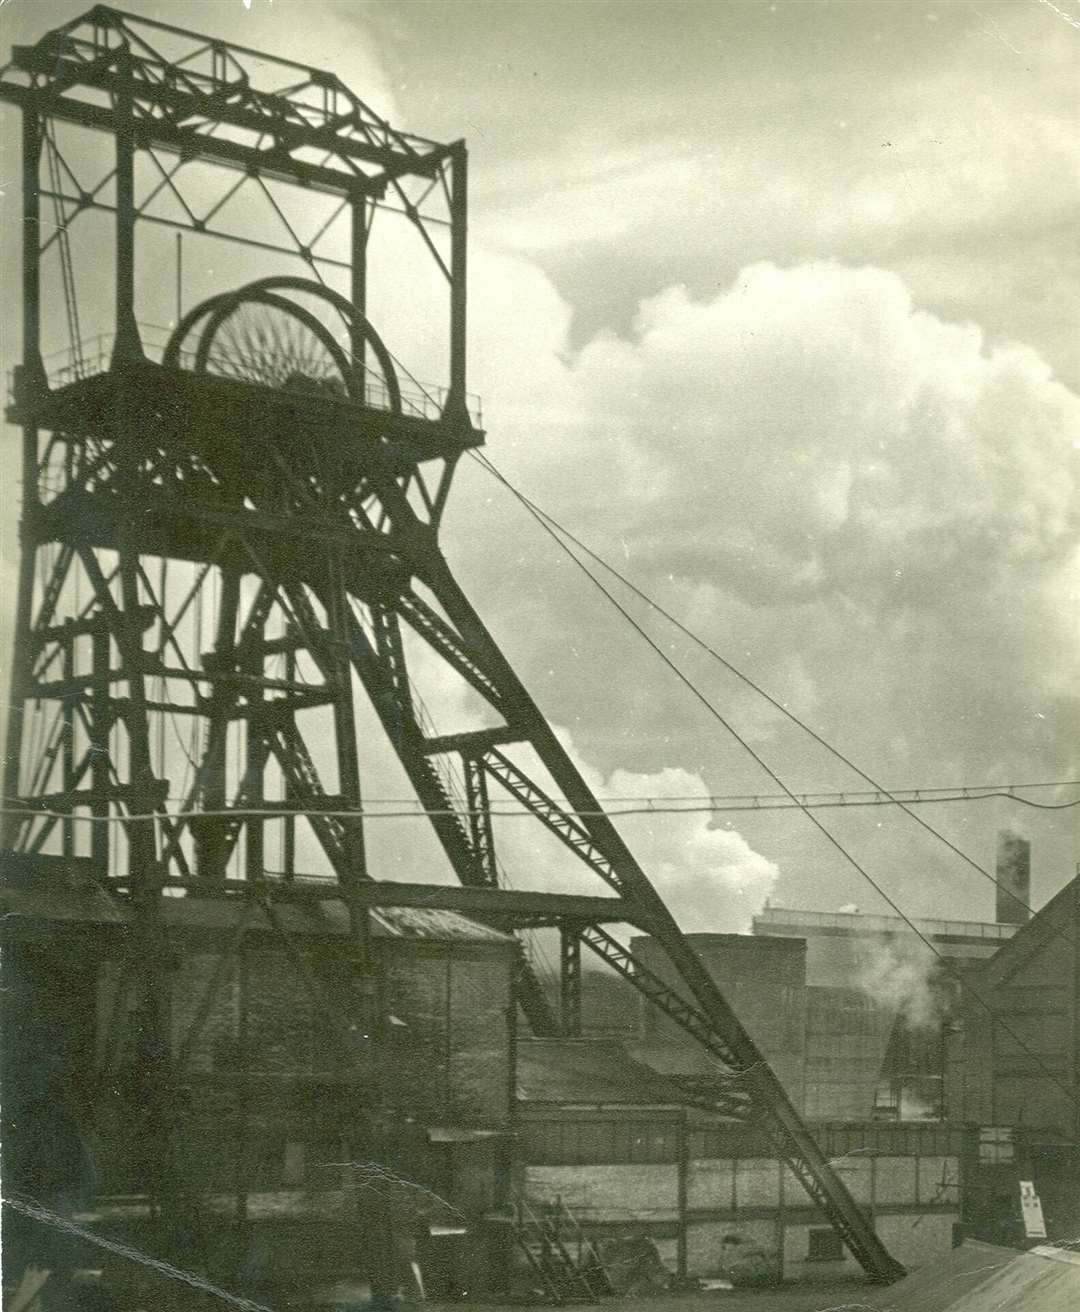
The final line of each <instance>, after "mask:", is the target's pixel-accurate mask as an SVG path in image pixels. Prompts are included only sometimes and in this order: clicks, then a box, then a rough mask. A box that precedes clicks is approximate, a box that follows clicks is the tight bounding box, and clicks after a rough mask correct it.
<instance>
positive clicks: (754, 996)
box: [633, 907, 1017, 1121]
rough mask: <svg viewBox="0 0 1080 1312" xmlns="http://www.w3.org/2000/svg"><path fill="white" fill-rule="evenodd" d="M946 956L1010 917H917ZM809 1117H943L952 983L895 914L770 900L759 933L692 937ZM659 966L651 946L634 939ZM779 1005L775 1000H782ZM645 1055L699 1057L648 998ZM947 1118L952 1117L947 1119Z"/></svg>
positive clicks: (953, 959) (1009, 927) (968, 950)
mask: <svg viewBox="0 0 1080 1312" xmlns="http://www.w3.org/2000/svg"><path fill="white" fill-rule="evenodd" d="M914 924H915V926H916V928H917V930H918V931H919V934H921V935H924V936H925V938H926V939H928V940H929V942H930V943H932V944H933V945H934V949H935V950H936V952H937V953H938V954H940V957H941V958H944V960H945V962H948V963H950V964H952V965H953V966H954V967H956V968H964V969H966V968H968V967H970V966H971V965H972V964H973V963H976V962H979V961H985V960H987V959H988V958H989V957H991V956H993V955H994V953H996V951H997V950H998V949H999V948H1000V947H1001V945H1002V944H1003V943H1005V942H1007V941H1008V940H1009V939H1010V938H1011V937H1012V936H1013V935H1014V934H1015V933H1016V930H1017V926H1016V925H1015V924H1000V923H980V922H972V921H949V920H917V921H915V922H914ZM688 938H689V940H690V942H691V943H692V944H693V945H694V949H695V951H696V952H697V953H698V954H699V956H700V957H701V960H702V961H703V962H705V964H706V966H707V967H708V969H709V970H710V971H711V972H712V973H713V974H714V975H715V977H716V978H717V980H722V981H723V983H724V988H725V989H726V990H727V991H728V992H729V993H730V994H731V996H732V997H734V998H737V999H738V1005H739V1013H740V1015H741V1016H742V1017H743V1018H744V1020H745V1023H746V1025H747V1028H748V1029H749V1030H750V1032H751V1033H752V1034H753V1035H754V1037H755V1040H756V1041H757V1042H758V1043H759V1044H760V1045H761V1048H762V1050H763V1051H764V1052H767V1053H768V1054H769V1060H770V1061H771V1062H772V1064H773V1067H774V1069H775V1070H776V1072H777V1074H778V1076H779V1077H780V1079H781V1080H782V1081H783V1082H784V1087H785V1088H786V1089H787V1092H788V1096H789V1097H790V1098H791V1099H792V1100H793V1101H794V1102H795V1103H796V1105H797V1106H799V1107H801V1108H802V1110H803V1114H804V1115H805V1116H806V1117H807V1118H808V1119H810V1120H815V1121H818V1120H822V1121H829V1120H853V1121H863V1120H869V1119H872V1118H876V1119H887V1120H904V1121H909V1120H919V1119H937V1120H940V1119H943V1118H944V1117H946V1116H947V1115H949V1113H948V1109H947V1107H946V1105H945V1091H944V1042H945V1031H946V1026H947V1024H948V1023H949V1020H950V1017H951V1014H952V1008H953V1006H954V999H955V993H956V989H957V982H956V979H955V977H954V976H953V975H951V974H950V973H949V972H948V969H947V968H946V966H945V965H944V963H943V962H942V961H941V960H939V958H938V957H937V956H935V953H934V950H932V949H931V948H929V947H928V946H927V945H926V944H925V943H924V942H923V941H922V940H921V939H920V938H919V937H918V935H916V933H914V932H913V931H912V929H911V928H910V926H909V925H908V924H907V923H906V922H904V921H902V920H901V919H900V918H899V917H898V916H873V915H860V914H858V913H856V912H824V911H796V910H788V909H785V908H780V907H770V908H766V910H764V911H763V912H762V913H761V914H760V915H757V916H755V917H754V921H753V934H750V935H746V934H690V935H688ZM633 948H634V951H635V952H636V953H638V954H639V955H641V957H642V959H643V960H644V961H646V962H649V963H650V964H651V965H653V968H654V969H656V970H657V971H658V972H663V969H664V967H663V965H662V963H661V961H660V960H659V957H658V955H657V952H656V947H655V945H654V944H653V943H652V942H651V941H649V940H647V939H635V940H634V941H633ZM778 1004H779V1005H778ZM639 1025H640V1031H639V1032H640V1041H641V1043H642V1045H643V1046H642V1048H641V1049H640V1050H639V1055H640V1056H642V1057H643V1059H644V1060H647V1061H649V1063H650V1064H654V1065H656V1066H657V1068H658V1069H662V1070H666V1071H668V1072H669V1073H673V1072H675V1071H677V1070H678V1069H679V1068H680V1066H681V1067H682V1068H683V1069H684V1070H685V1072H686V1073H687V1074H690V1073H693V1071H694V1070H696V1069H698V1068H700V1066H701V1061H700V1059H699V1058H698V1056H697V1055H696V1054H695V1053H693V1052H692V1050H691V1049H690V1048H689V1047H688V1045H687V1044H686V1043H685V1041H683V1040H682V1039H681V1038H680V1037H679V1036H678V1034H677V1033H676V1031H675V1029H674V1027H673V1026H672V1025H671V1024H670V1023H669V1022H668V1021H667V1020H666V1019H665V1018H664V1017H663V1015H661V1014H659V1013H658V1012H657V1011H656V1009H655V1008H652V1007H651V1006H650V1005H649V1004H648V1002H644V1003H642V1004H641V1005H640V1021H639ZM949 1118H950V1119H952V1118H951V1116H950V1117H949Z"/></svg>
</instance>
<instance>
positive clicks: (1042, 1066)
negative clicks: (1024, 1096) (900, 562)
mask: <svg viewBox="0 0 1080 1312" xmlns="http://www.w3.org/2000/svg"><path fill="white" fill-rule="evenodd" d="M470 454H472V455H474V456H475V458H476V459H477V460H478V461H479V463H480V464H482V465H483V466H485V467H486V468H488V469H489V471H490V472H491V473H492V474H493V475H494V476H495V477H496V478H497V479H498V480H499V482H501V483H502V484H504V486H505V487H507V488H508V489H509V491H510V492H511V493H512V494H513V495H514V496H515V497H516V498H517V499H518V500H519V501H520V502H521V503H522V505H524V506H525V508H526V509H527V510H528V511H529V513H530V515H531V516H532V517H533V518H534V519H535V520H536V522H537V523H538V524H539V525H540V527H541V528H542V529H543V530H544V532H545V533H546V534H547V535H548V536H549V537H551V538H552V539H553V541H554V542H555V543H556V544H557V545H558V546H559V547H560V549H561V550H562V551H564V552H565V553H566V555H567V556H569V558H570V559H571V560H572V561H573V562H574V564H575V565H577V567H578V568H579V569H580V570H581V571H582V573H583V574H585V576H586V577H587V578H588V579H590V580H591V581H592V583H593V585H594V587H596V588H597V589H598V591H600V592H601V593H602V594H603V595H604V596H605V597H606V598H607V600H608V602H609V603H610V604H611V605H612V606H613V607H614V608H615V610H617V611H618V613H619V614H620V615H621V616H622V617H623V619H624V620H625V621H626V622H627V624H629V625H630V627H631V628H632V629H633V630H634V631H635V632H636V633H637V634H638V636H639V637H640V638H641V639H642V640H643V641H644V642H645V643H646V644H647V645H648V646H649V647H651V648H652V650H653V651H654V652H655V653H656V655H657V656H659V658H660V659H661V660H662V661H663V662H664V664H665V665H666V666H667V667H668V669H670V670H671V672H672V673H673V674H674V675H675V677H676V678H677V679H678V680H679V681H680V682H681V683H682V684H683V685H684V686H685V687H686V688H687V689H688V691H689V692H690V693H691V694H692V695H693V696H694V697H695V698H696V699H697V700H698V701H699V702H700V703H701V704H702V706H704V708H705V710H706V711H707V712H708V714H709V715H711V716H712V717H713V719H715V720H716V721H717V723H718V724H720V725H721V726H722V727H723V728H724V729H726V730H727V732H728V733H729V734H730V735H731V736H732V737H733V738H734V739H735V741H736V742H737V743H738V744H739V746H740V747H742V749H743V750H744V751H745V752H746V753H747V755H749V756H750V757H751V758H752V759H753V760H754V761H756V762H757V764H758V765H759V766H760V768H761V769H762V770H763V771H764V772H765V773H766V774H767V775H768V776H769V778H770V779H771V780H772V781H773V782H774V783H775V784H776V785H777V787H779V788H780V789H782V790H783V792H784V794H785V795H786V796H787V797H788V798H789V799H790V801H791V802H793V803H794V804H795V805H796V806H798V807H799V809H800V810H801V811H802V812H803V814H804V815H805V816H806V818H807V819H808V820H809V821H810V823H811V824H812V825H813V826H814V828H815V829H817V830H818V832H819V833H820V834H821V835H822V836H823V837H824V838H825V839H826V841H827V842H828V843H829V844H830V846H832V847H833V848H835V849H836V851H837V852H838V853H839V854H840V856H841V857H843V859H844V860H845V861H846V862H847V863H848V864H849V865H850V866H851V868H852V869H853V870H854V871H856V873H857V874H859V875H860V876H861V877H862V878H863V879H864V880H866V882H867V883H868V884H869V885H870V887H871V888H872V889H873V890H874V891H875V893H877V895H878V896H879V897H880V898H881V899H882V901H884V902H886V903H887V904H888V905H889V906H890V907H891V908H892V909H893V911H894V912H895V913H896V914H897V916H899V918H900V919H901V920H902V921H903V922H904V924H905V925H907V927H908V928H909V929H910V930H911V932H912V933H913V934H915V935H916V936H917V937H918V938H919V939H921V941H922V942H923V943H924V944H925V945H926V947H927V948H929V950H930V951H931V952H932V953H933V954H934V956H935V957H937V959H938V960H939V961H940V962H941V963H942V966H943V967H944V969H945V970H946V971H947V972H948V973H949V974H950V975H952V976H953V978H954V979H956V980H957V981H958V982H959V983H960V984H961V986H962V988H963V989H964V992H965V995H966V996H968V997H971V998H973V999H974V1000H975V1001H976V1002H977V1003H978V1004H979V1005H980V1006H981V1007H982V1008H983V1009H984V1010H985V1011H986V1012H987V1013H988V1015H989V1016H990V1019H991V1022H992V1023H995V1024H997V1025H998V1026H999V1027H1000V1028H1001V1029H1002V1030H1004V1031H1005V1033H1006V1034H1008V1035H1009V1037H1010V1038H1011V1039H1012V1040H1013V1042H1014V1043H1016V1045H1017V1046H1018V1047H1019V1048H1020V1049H1021V1050H1022V1051H1023V1052H1024V1053H1026V1054H1027V1056H1028V1057H1030V1058H1031V1060H1032V1061H1033V1063H1034V1064H1035V1066H1036V1067H1038V1069H1039V1070H1040V1071H1041V1072H1042V1074H1043V1077H1044V1078H1045V1079H1046V1080H1048V1081H1049V1082H1050V1083H1052V1084H1054V1085H1055V1086H1056V1087H1057V1088H1058V1089H1059V1090H1060V1091H1061V1092H1062V1093H1063V1094H1064V1095H1065V1097H1066V1098H1067V1099H1068V1100H1069V1101H1070V1102H1072V1103H1074V1104H1075V1105H1076V1106H1078V1107H1080V1093H1078V1092H1077V1090H1075V1089H1072V1088H1070V1087H1069V1086H1068V1085H1067V1084H1065V1083H1063V1082H1062V1081H1061V1080H1060V1079H1059V1078H1058V1076H1057V1074H1056V1073H1055V1072H1054V1071H1052V1070H1051V1069H1050V1067H1049V1066H1047V1064H1046V1062H1045V1061H1044V1060H1043V1059H1042V1057H1040V1056H1039V1054H1038V1053H1037V1052H1035V1050H1034V1049H1033V1048H1031V1047H1030V1046H1029V1045H1028V1044H1027V1043H1026V1042H1025V1041H1024V1039H1023V1038H1022V1037H1021V1036H1020V1035H1019V1034H1018V1033H1017V1032H1016V1030H1014V1029H1013V1027H1012V1026H1011V1025H1009V1024H1008V1023H1007V1022H1006V1021H1005V1020H1003V1019H1002V1018H1001V1016H1000V1015H998V1014H997V1013H996V1012H995V1011H994V1009H993V1007H992V1006H991V1005H990V1003H989V1002H987V1000H986V999H985V998H984V997H983V996H982V994H981V993H979V992H978V990H977V989H975V988H974V987H973V986H972V985H971V983H970V981H969V980H967V979H965V978H964V976H963V975H962V974H961V972H960V971H959V970H958V969H957V968H956V967H955V966H954V965H953V963H952V962H951V961H950V960H949V959H948V957H946V956H945V954H944V953H942V952H940V951H938V948H937V946H936V944H935V943H934V942H933V940H932V939H931V938H930V937H929V936H928V935H927V934H925V933H924V932H923V931H922V930H921V929H920V928H919V926H918V925H917V924H916V923H915V921H914V920H912V919H911V917H910V916H908V915H907V913H906V912H905V911H903V910H902V908H901V907H900V906H899V905H898V903H897V902H896V901H895V900H894V899H893V898H892V897H891V896H890V895H889V894H888V893H887V892H886V891H885V889H884V888H883V887H882V886H881V884H880V883H879V882H878V881H877V880H876V879H875V878H874V877H873V875H871V874H870V872H869V871H868V870H867V869H866V868H865V867H864V866H863V865H862V864H861V862H859V861H858V859H857V858H856V857H855V856H853V855H852V853H851V852H849V851H848V850H847V848H846V847H845V846H844V845H843V843H841V841H840V840H839V839H838V838H837V837H836V836H835V835H834V834H833V833H832V832H831V831H830V830H829V829H827V828H826V827H825V825H824V824H823V823H822V822H821V821H820V820H819V819H818V818H817V816H816V815H814V813H813V811H812V810H811V809H810V808H809V807H808V806H804V805H803V804H802V803H800V801H799V799H798V797H797V796H796V794H795V793H793V792H792V791H791V789H789V788H788V787H787V785H786V784H785V783H784V781H783V779H782V778H781V777H780V776H779V775H778V774H777V772H776V771H775V770H774V769H773V768H772V766H770V765H769V763H768V762H767V761H766V760H765V759H764V758H763V757H762V756H761V755H760V754H759V753H758V752H756V751H755V750H754V748H753V747H752V746H751V745H750V743H749V742H748V741H747V740H746V739H745V738H743V737H742V735H741V734H740V733H739V732H738V730H737V729H735V727H734V726H733V725H732V724H731V723H730V722H729V721H728V720H727V719H725V717H724V716H723V715H722V714H721V712H720V711H719V710H718V709H717V708H716V707H715V706H714V705H713V703H712V702H711V701H710V700H709V699H708V697H706V696H705V694H704V693H703V692H702V691H701V690H700V689H699V688H698V687H697V685H696V684H695V683H694V682H693V681H692V680H691V679H690V678H689V677H688V676H687V675H686V674H684V673H683V671H682V670H681V669H680V668H679V666H678V665H676V664H675V662H674V661H673V660H672V659H671V657H670V656H668V654H667V652H665V651H664V650H663V648H662V647H661V646H660V644H659V643H658V642H656V641H655V639H653V638H652V637H651V636H650V634H648V633H647V632H646V631H645V629H644V628H642V626H641V625H640V624H639V623H638V622H637V620H635V619H634V617H633V616H632V615H631V614H630V612H629V611H628V610H626V608H625V607H624V606H623V605H622V604H621V603H620V602H619V600H618V598H616V597H615V596H614V595H613V594H612V593H611V592H610V591H609V590H608V589H607V588H606V587H605V586H604V584H603V583H602V582H601V581H600V579H599V578H598V577H597V576H596V575H595V574H594V573H592V571H591V570H590V569H589V568H588V566H587V565H585V564H584V562H583V561H581V560H580V559H579V558H578V557H577V556H576V555H575V554H574V552H573V551H572V550H571V549H570V548H569V547H568V546H567V545H566V543H565V542H564V541H563V540H562V539H561V538H560V537H559V532H565V533H566V536H567V537H568V538H569V539H570V540H571V541H574V542H577V539H576V538H575V537H574V536H573V535H572V534H571V533H570V532H569V531H568V530H563V529H561V526H559V525H558V523H557V521H556V520H554V519H553V518H552V517H551V516H550V515H547V514H546V513H545V512H544V511H541V510H540V509H539V507H537V506H534V504H533V503H532V502H531V501H530V500H529V499H528V498H527V497H526V496H525V495H524V494H523V493H521V492H519V491H518V490H517V489H516V488H515V487H514V485H513V484H512V483H511V482H510V481H509V480H508V479H507V478H506V477H505V476H504V475H503V474H501V473H500V472H499V471H498V470H497V469H496V468H495V466H494V465H493V464H492V463H491V461H490V460H488V459H487V457H486V456H483V455H479V454H477V453H473V452H470ZM549 521H550V522H549ZM557 530H558V531H557ZM582 550H585V551H587V552H588V554H589V555H590V556H591V557H593V558H594V559H596V560H597V561H598V562H599V563H600V564H602V565H603V566H604V568H605V569H607V570H608V571H609V572H610V573H611V574H613V575H615V576H616V577H617V578H619V579H621V580H622V581H623V582H625V583H626V585H627V586H628V587H630V588H632V590H633V591H634V592H635V593H637V595H639V596H641V597H642V598H644V599H646V600H648V601H649V603H650V605H652V606H654V608H655V609H656V610H658V611H660V610H662V608H661V607H660V606H659V604H658V603H654V602H652V600H651V598H646V597H645V594H644V593H642V592H641V591H640V590H639V589H638V588H636V587H634V585H633V584H630V583H629V582H628V581H627V580H623V579H622V575H621V574H619V572H618V571H617V570H616V569H615V568H614V566H612V565H608V564H607V562H605V561H603V560H602V559H601V558H600V557H599V556H596V554H595V553H594V552H592V551H591V550H589V549H588V548H586V547H584V546H583V545H582ZM663 614H664V615H665V616H667V612H666V611H663ZM667 617H668V618H669V619H671V622H672V623H675V624H676V625H677V626H678V627H679V628H680V630H682V631H683V632H685V633H686V634H687V635H688V636H690V637H693V638H694V640H695V641H696V642H698V643H699V644H700V645H701V646H704V647H706V649H707V650H708V651H710V652H712V648H709V647H707V644H705V643H704V642H703V640H702V639H700V638H697V636H696V635H694V634H692V633H691V631H690V630H689V629H686V628H684V626H683V625H682V624H680V623H679V622H678V621H677V620H674V618H673V617H671V616H667ZM712 654H713V655H714V656H715V657H716V659H717V660H720V661H721V662H722V663H723V664H724V665H725V666H726V667H727V668H728V669H730V670H731V671H732V672H733V673H736V674H738V675H739V677H740V678H741V679H743V680H744V682H746V683H747V684H748V685H749V686H751V687H753V688H754V690H755V691H756V692H758V693H760V694H761V696H763V697H765V698H766V699H767V700H768V701H769V702H770V703H771V704H773V705H774V706H776V707H777V708H778V709H780V710H782V711H784V713H785V714H786V715H788V716H789V717H790V718H791V719H792V720H793V721H794V722H795V723H796V724H798V725H799V726H800V727H801V728H804V729H806V731H807V732H808V733H811V734H812V736H813V737H814V738H815V739H816V741H818V742H819V743H821V745H822V746H824V747H827V748H828V749H829V751H831V752H832V753H833V754H834V755H835V756H837V757H839V758H840V759H842V760H844V761H845V763H846V764H847V765H849V767H850V768H851V769H852V770H855V771H856V773H858V774H859V775H860V776H861V777H862V778H863V779H865V780H866V781H867V782H868V783H870V784H871V786H872V787H875V788H876V787H878V785H877V784H875V782H874V781H873V780H872V779H870V778H869V776H867V775H866V774H865V773H864V772H863V771H862V770H859V769H858V767H857V766H855V765H853V764H852V763H851V762H850V761H848V760H847V758H846V757H844V756H842V754H841V753H840V752H839V751H838V750H837V749H836V748H833V747H832V746H831V745H830V744H828V743H827V742H826V741H825V740H824V739H823V738H821V737H820V736H819V735H817V734H815V733H813V730H811V729H809V728H808V727H807V726H805V725H803V724H802V721H800V720H798V718H797V717H796V716H794V715H793V714H792V713H791V712H789V711H788V710H787V708H786V707H783V706H782V705H781V704H780V703H779V702H777V701H775V699H774V698H772V697H770V696H769V695H768V694H767V693H765V692H763V691H762V690H761V689H760V688H758V687H757V685H756V684H753V683H752V682H751V680H750V679H749V678H748V677H747V676H745V675H743V674H742V673H741V671H738V670H736V668H735V667H734V666H733V665H731V664H730V663H729V662H728V661H726V660H724V658H723V657H721V656H720V655H719V654H718V653H712ZM881 791H883V792H884V791H885V790H884V789H882V790H881ZM897 805H899V806H900V807H901V808H902V809H904V810H906V809H907V808H906V807H905V806H904V804H903V803H897ZM916 819H918V817H916ZM919 823H920V824H922V825H924V827H925V828H927V829H928V830H929V831H930V832H931V833H932V834H934V835H935V836H936V837H938V838H940V839H941V841H942V842H945V843H947V844H948V846H949V847H951V848H953V850H954V851H956V852H958V853H959V849H958V848H955V847H954V846H953V844H952V843H949V842H948V840H947V839H945V838H944V837H943V836H942V835H940V834H938V833H937V831H936V830H935V829H933V828H932V827H931V826H929V825H926V823H925V821H922V820H919ZM960 855H964V854H963V853H960ZM965 859H966V860H968V861H969V862H970V864H972V865H973V866H975V868H976V869H977V870H979V871H980V872H981V873H983V874H986V873H987V872H986V871H983V870H982V867H981V866H979V865H978V864H977V863H976V862H974V861H973V860H971V859H970V858H967V857H965ZM988 877H989V878H990V879H991V881H992V882H993V883H994V884H997V883H998V881H997V880H996V879H994V878H993V876H992V875H990V876H988ZM1016 900H1017V901H1021V902H1022V899H1019V898H1018V899H1016ZM1023 905H1026V903H1024V904H1023ZM1029 909H1030V908H1029Z"/></svg>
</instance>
